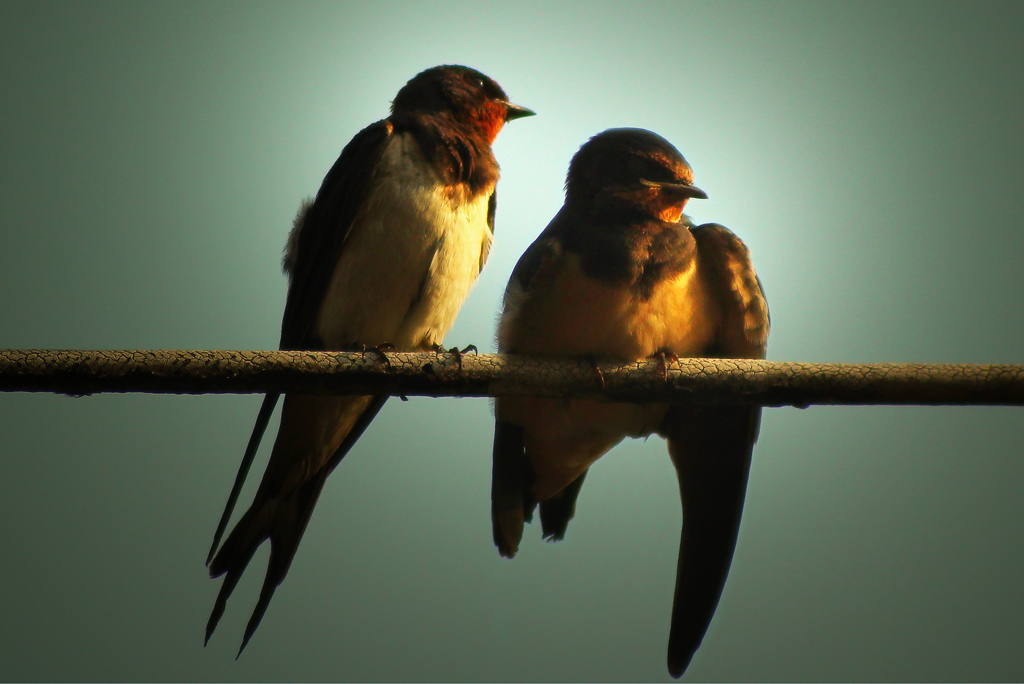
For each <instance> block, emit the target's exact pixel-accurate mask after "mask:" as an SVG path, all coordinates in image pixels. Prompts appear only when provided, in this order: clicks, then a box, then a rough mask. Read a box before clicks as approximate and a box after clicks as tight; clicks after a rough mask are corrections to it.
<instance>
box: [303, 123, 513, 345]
mask: <svg viewBox="0 0 1024 684" xmlns="http://www.w3.org/2000/svg"><path fill="white" fill-rule="evenodd" d="M493 191H494V188H493V186H491V187H490V188H488V189H487V191H486V192H483V193H478V194H476V195H475V196H467V194H466V193H463V192H453V189H452V188H451V187H450V186H448V185H446V184H445V183H444V181H443V180H442V178H441V176H440V174H439V173H437V172H436V171H435V170H434V168H433V167H432V165H431V164H430V163H428V161H427V160H426V159H425V158H424V157H423V154H422V152H421V151H420V149H419V146H418V144H417V143H416V141H415V140H414V139H413V138H412V136H411V135H409V134H397V135H395V136H393V137H392V138H391V139H390V141H389V142H388V146H387V148H386V149H385V150H384V152H383V154H382V157H381V160H380V162H379V164H378V166H377V170H376V172H375V176H374V179H373V181H372V182H371V185H370V189H369V191H368V193H367V197H366V200H365V201H364V203H363V206H362V208H361V209H360V211H359V212H358V214H357V215H356V219H355V221H354V223H353V225H352V228H351V230H350V232H349V234H348V237H347V238H346V242H345V245H344V246H343V248H342V253H341V257H340V259H339V260H338V263H337V265H336V266H335V269H334V274H333V276H332V279H331V282H330V285H329V286H328V289H327V292H326V294H325V297H324V300H323V304H322V306H321V309H320V313H319V316H318V319H317V332H318V334H319V335H320V337H321V339H323V340H324V342H325V344H326V345H327V347H328V348H345V347H350V346H353V345H354V344H365V345H379V344H384V343H391V344H393V345H395V346H396V347H397V348H399V349H410V350H411V349H417V348H425V347H427V346H429V345H430V344H435V343H436V344H439V343H440V342H441V340H442V339H443V337H444V335H445V333H447V331H448V329H449V328H450V327H451V325H452V323H453V322H454V321H455V316H456V314H457V313H458V310H459V308H460V307H461V305H462V302H463V300H464V299H465V297H466V295H467V294H468V293H469V290H470V288H471V287H472V285H473V283H474V282H475V280H476V278H477V276H478V275H479V272H480V268H481V266H482V263H483V258H484V256H485V255H486V252H487V250H488V248H489V246H490V242H491V231H490V228H489V226H488V224H487V205H488V200H489V198H490V195H491V193H493Z"/></svg>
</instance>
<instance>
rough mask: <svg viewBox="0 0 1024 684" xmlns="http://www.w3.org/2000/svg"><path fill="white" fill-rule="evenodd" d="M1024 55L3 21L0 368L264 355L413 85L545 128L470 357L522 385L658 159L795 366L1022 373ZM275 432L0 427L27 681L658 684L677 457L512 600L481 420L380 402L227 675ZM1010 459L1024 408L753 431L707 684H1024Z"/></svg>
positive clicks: (142, 399) (563, 15)
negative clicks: (593, 190) (530, 315)
mask: <svg viewBox="0 0 1024 684" xmlns="http://www.w3.org/2000/svg"><path fill="white" fill-rule="evenodd" d="M1022 35H1024V5H1021V4H1020V3H1016V4H1004V5H1000V4H986V3H978V2H970V3H950V2H946V3H939V2H922V3H911V2H902V3H898V4H894V3H865V2H851V3H846V4H840V3H819V2H811V3H786V4H781V3H774V2H770V3H768V2H766V3H739V2H732V3H699V4H698V3H684V2H678V3H668V2H666V3H657V4H654V3H648V4H641V3H622V4H604V3H596V2H583V3H573V4H550V3H529V2H515V3H509V4H505V5H489V4H481V3H471V4H469V3H467V4H452V3H445V4H441V3H433V4H430V3H415V4H401V3H388V4H381V5H371V4H369V3H365V2H359V3H334V4H325V3H313V4H302V3H294V2H289V3H281V4H267V3H247V4H241V3H238V4H211V3H206V2H202V3H193V4H188V3H183V2H179V3H163V4H155V3H123V4H120V3H88V4H86V3H68V4H60V3H38V2H31V3H20V2H19V3H12V2H9V1H6V0H4V1H2V2H0V92H2V103H3V104H2V106H0V236H2V245H3V248H2V249H0V321H3V324H2V325H0V346H2V347H68V348H135V347H145V348H204V349H230V348H234V349H267V348H273V347H274V346H275V345H276V342H277V338H278V326H279V324H280V317H281V312H282V309H283V303H284V296H285V287H286V282H285V278H284V276H283V275H282V274H281V272H280V255H281V248H282V246H283V244H284V241H285V237H286V235H287V231H288V228H289V226H290V222H291V219H292V216H293V215H294V212H295V210H296V208H297V206H298V203H299V201H300V200H301V199H302V198H303V197H304V196H307V195H309V194H312V193H314V192H315V191H316V189H317V187H318V186H319V183H320V181H321V179H322V178H323V175H324V174H325V173H326V171H327V170H328V168H329V167H330V165H331V164H332V163H333V161H334V159H335V158H336V156H337V154H338V152H339V151H340V149H341V148H342V147H343V146H344V144H345V143H346V142H347V141H348V140H349V139H350V138H351V136H352V135H354V134H355V133H356V132H357V131H358V130H360V129H361V128H362V127H363V126H365V125H367V124H368V123H370V122H372V121H374V120H377V119H379V118H381V117H383V116H385V115H386V113H387V109H388V106H389V103H390V100H391V98H392V97H393V96H394V94H395V93H396V92H397V90H398V88H399V87H401V85H402V84H403V83H404V82H405V81H406V80H408V79H409V78H410V77H412V76H413V75H414V74H416V73H417V72H419V71H421V70H422V69H424V68H426V67H429V66H433V65H436V64H441V63H463V64H468V65H470V66H473V67H476V68H478V69H480V70H482V71H484V72H486V73H487V74H488V75H490V76H492V77H493V78H494V79H496V80H497V81H498V82H499V83H501V85H502V86H503V87H504V88H505V90H506V91H507V92H508V93H509V95H510V96H511V98H512V99H513V101H515V102H517V103H519V104H522V105H525V106H528V107H530V108H532V109H534V110H535V111H536V112H537V113H538V116H537V117H534V118H531V119H526V120H523V121H517V122H515V123H514V124H512V125H510V126H509V127H508V128H506V129H505V131H504V132H503V133H502V134H501V136H500V138H499V140H498V142H497V144H496V146H495V151H496V154H497V157H498V160H499V162H500V163H501V165H502V181H501V183H500V185H499V202H498V218H497V231H496V243H495V246H494V249H493V251H492V256H491V260H490V262H489V263H488V266H487V268H486V269H485V271H484V274H483V276H482V277H481V281H480V283H479V285H478V287H477V288H476V290H475V291H474V292H473V294H472V295H471V296H470V299H469V301H468V302H467V304H466V306H465V308H464V309H463V313H462V316H461V317H460V319H459V320H458V322H457V323H456V326H455V328H454V329H453V330H452V332H451V333H450V334H449V337H448V340H447V341H448V342H449V343H451V344H459V345H465V344H469V343H474V344H475V345H476V346H478V347H479V348H480V349H481V351H487V350H493V348H494V345H493V331H492V328H493V324H494V319H495V316H496V313H497V310H498V303H499V300H500V294H501V290H502V288H503V286H504V283H505V281H506V280H507V278H508V276H509V273H510V271H511V269H512V266H513V265H514V263H515V261H516V259H518V257H519V255H520V254H521V253H522V251H523V249H525V247H526V246H527V245H528V244H529V243H530V242H531V241H532V240H533V238H534V237H535V236H536V234H537V233H538V232H539V231H540V230H541V229H542V228H543V227H544V225H546V223H547V221H548V220H549V219H550V218H551V216H552V215H553V214H554V213H555V211H557V209H558V207H559V206H560V204H561V198H562V194H561V193H562V184H563V180H564V175H565V170H566V167H567V164H568V161H569V158H570V157H571V155H572V154H573V152H574V151H575V150H576V149H577V148H578V147H579V145H580V144H582V143H583V142H584V141H585V140H586V139H587V137H589V136H591V135H593V134H594V133H596V132H598V131H600V130H603V129H605V128H608V127H612V126H640V127H645V128H650V129H652V130H654V131H657V132H658V133H660V134H661V135H663V136H665V137H666V138H668V139H669V140H670V141H672V142H673V143H675V144H676V146H677V147H679V149H680V150H681V151H682V152H683V154H685V155H686V157H687V158H688V160H689V161H690V162H691V164H692V165H693V167H694V171H695V177H696V182H697V183H698V184H699V185H700V186H701V187H702V188H704V189H705V190H707V192H708V194H709V195H710V198H711V199H709V200H707V201H703V202H693V203H691V207H690V208H691V210H692V215H693V217H694V218H695V219H696V220H697V221H699V222H703V221H717V222H720V223H723V224H725V225H727V226H729V227H730V228H731V229H733V230H734V231H735V232H736V233H738V234H739V235H740V236H741V237H742V238H743V239H744V240H745V241H746V242H747V244H748V245H749V246H750V248H751V250H752V253H753V258H754V263H755V265H756V266H757V269H758V272H759V274H760V275H761V278H762V280H763V281H764V284H765V289H766V291H767V294H768V299H769V304H770V305H771V309H772V318H773V324H774V329H773V333H772V337H771V340H770V343H769V358H771V359H776V360H791V361H928V362H978V363H984V362H1012V363H1022V362H1024V315H1022V312H1021V305H1020V298H1021V293H1024V268H1022V266H1021V255H1022V254H1024V231H1022V229H1021V228H1022V226H1021V216H1022V214H1024V192H1022V191H1021V188H1020V185H1021V182H1022V180H1024V173H1022V171H1021V159H1022V158H1024V126H1022V121H1024V73H1022V72H1024V41H1022V40H1021V36H1022ZM258 405H259V399H258V398H257V397H251V396H248V397H231V396H201V397H173V396H146V395H126V396H95V397H89V398H81V399H70V398H66V397H60V396H56V397H55V396H47V395H27V394H8V395H0V519H2V520H3V521H4V524H3V526H2V528H0V547H2V549H3V551H2V553H0V586H2V587H3V588H4V589H3V591H2V592H0V679H4V680H40V679H45V680H125V679H128V680H184V681H189V680H371V681H373V680H424V681H432V680H503V681H514V680H527V681H538V680H600V681H609V680H624V681H637V680H655V681H657V680H664V679H667V677H668V675H667V672H666V670H665V662H664V661H665V658H664V653H665V647H666V642H667V638H668V616H669V610H670V605H671V593H672V581H673V576H674V572H675V554H676V545H677V543H678V526H679V517H680V514H679V504H678V495H677V491H676V484H675V480H674V474H673V472H672V468H671V465H670V463H669V460H668V458H667V456H666V454H665V448H664V444H663V443H662V442H661V441H660V440H659V439H657V438H654V439H651V440H648V441H647V442H645V443H642V442H634V443H630V444H624V445H622V446H620V447H619V448H618V449H616V450H615V451H613V452H612V453H611V454H609V455H608V456H607V457H605V458H604V459H603V460H602V461H601V462H600V463H599V464H598V465H597V466H595V468H594V469H593V471H592V474H591V476H590V477H589V478H588V481H587V486H586V488H584V491H583V494H582V496H581V499H580V504H579V508H578V512H577V517H576V519H575V520H574V521H573V523H572V525H571V526H570V529H569V533H568V535H567V538H566V540H565V541H564V542H562V543H560V544H546V543H542V542H541V541H540V531H539V529H537V528H536V526H534V527H532V528H528V529H527V534H526V537H527V539H526V541H525V543H524V546H523V549H522V551H521V553H520V555H519V556H518V557H517V558H516V559H515V560H514V561H507V560H504V559H501V558H499V556H498V554H497V552H496V550H495V549H494V547H493V546H492V543H491V538H490V537H491V528H490V520H489V487H490V438H491V418H490V414H489V407H488V404H487V402H486V401H484V400H477V399H462V400H453V399H439V400H429V399H418V400H413V401H410V402H409V403H400V402H398V401H394V402H391V403H390V404H389V405H388V406H387V407H386V408H385V410H384V411H383V413H382V414H381V416H380V417H379V418H378V419H377V421H375V422H374V424H373V425H372V426H371V428H370V429H369V431H368V432H367V434H366V435H365V436H364V438H363V439H362V440H361V441H360V442H359V445H358V446H357V448H356V449H355V450H354V451H353V452H352V454H351V455H350V456H349V458H348V459H347V460H346V461H345V462H344V464H343V465H342V467H340V468H339V470H338V471H337V472H336V473H335V474H334V476H333V477H332V478H331V480H330V482H329V484H328V485H327V488H326V491H325V493H324V496H323V498H322V500H321V502H320V504H319V506H318V507H317V511H316V513H315V515H314V517H313V520H312V522H311V523H310V526H309V529H308V531H307V533H306V536H305V539H304V540H303V543H302V546H301V548H300V550H299V553H298V555H297V557H296V560H295V563H294V564H293V566H292V569H291V572H290V574H289V576H288V579H287V580H286V582H285V584H284V585H283V586H282V587H281V588H280V589H279V590H278V592H277V595H276V596H275V599H274V601H273V603H272V604H271V607H270V610H269V611H268V613H267V616H266V618H265V619H264V621H263V624H262V626H261V627H260V630H259V631H258V632H257V634H256V636H255V637H254V639H253V640H252V642H251V643H250V645H249V647H248V649H247V650H246V652H245V654H244V655H243V656H242V658H241V659H240V660H238V661H237V662H236V661H235V660H234V654H235V651H236V649H237V646H238V643H239V641H240V639H241V635H242V631H243V627H244V623H245V621H246V620H247V619H248V615H249V612H250V610H251V608H252V605H253V603H254V602H255V598H256V594H257V591H258V589H257V587H258V583H259V582H260V581H261V580H262V574H263V564H264V563H265V557H266V549H263V550H261V553H260V554H259V555H258V556H257V558H256V559H255V560H254V561H253V565H252V566H251V568H250V571H249V572H248V574H247V576H246V579H245V581H243V582H242V584H241V585H240V586H239V588H238V590H237V591H236V593H235V595H234V597H233V598H232V601H231V602H230V603H229V605H228V612H227V614H226V616H225V618H224V620H223V621H222V623H221V625H220V627H219V629H218V631H217V633H216V634H215V636H214V638H213V640H212V641H211V643H210V646H209V647H208V648H206V649H203V647H202V638H203V628H204V625H205V622H206V617H207V615H208V612H209V609H210V607H211V606H212V603H213V598H214V596H215V594H216V591H217V588H218V586H219V582H213V581H210V580H208V579H206V576H205V568H204V566H203V561H204V559H205V556H206V550H207V548H208V545H209V542H210V539H211V537H212V534H213V529H214V526H215V524H216V522H217V518H218V516H219V514H220V511H221V508H222V506H223V503H224V500H225V498H226V496H227V493H228V490H229V488H230V485H231V481H232V478H233V476H234V471H235V468H236V466H237V463H238V460H239V458H240V456H241V452H242V449H243V447H244V445H245V442H246V440H247V438H248V434H249V430H250V427H251V424H252V421H253V419H254V417H255V414H256V410H257V407H258ZM1022 436H1024V409H1019V408H1018V409H1008V408H1001V409H995V408H884V407H878V408H821V407H817V408H812V409H809V410H806V411H798V410H795V409H770V410H768V411H766V414H765V418H764V424H763V427H762V430H761V439H760V443H759V444H758V447H757V448H756V450H755V457H754V467H753V472H752V477H751V482H750V487H749V492H748V498H747V504H746V508H745V513H744V523H743V528H742V530H741V534H740V540H739V546H738V549H737V553H736V558H735V561H734V564H733V570H732V573H731V576H730V579H729V583H728V584H727V586H726V589H725V593H724V595H723V598H722V603H721V605H720V607H719V610H718V613H717V615H716V617H715V620H714V622H713V623H712V625H711V629H710V631H709V632H708V636H707V637H706V639H705V641H704V645H703V647H702V648H701V650H700V651H699V652H698V654H697V656H696V658H695V659H694V661H693V664H692V665H691V667H690V669H689V671H688V672H687V674H686V679H688V680H762V681H773V680H842V681H846V680H911V681H913V680H1000V679H1002V680H1018V681H1019V680H1021V679H1022V678H1024V649H1022V648H1021V644H1022V643H1024V617H1022V616H1024V583H1021V582H1020V577H1021V575H1022V573H1024V550H1022V542H1021V533H1020V532H1021V530H1022V529H1024V497H1021V496H1020V491H1021V489H1022V487H1024V458H1022V453H1021V452H1022V449H1021V438H1022ZM268 442H269V440H268ZM261 468H262V466H261V465H259V464H258V465H257V469H260V470H261ZM255 471H256V469H254V472H255ZM256 481H257V478H253V482H252V483H251V484H252V485H253V486H254V485H255V483H256ZM248 491H249V496H251V489H250V490H248Z"/></svg>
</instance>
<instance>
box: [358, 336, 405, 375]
mask: <svg viewBox="0 0 1024 684" xmlns="http://www.w3.org/2000/svg"><path fill="white" fill-rule="evenodd" d="M395 351H398V348H397V347H395V345H393V344H391V343H390V342H384V343H383V344H378V345H377V346H375V347H367V346H366V345H365V344H364V345H363V349H362V354H363V358H366V352H372V353H373V354H375V355H376V356H377V359H378V360H379V361H380V362H381V363H383V364H384V365H385V366H386V367H387V369H388V370H391V359H389V358H388V355H387V354H385V353H384V352H395Z"/></svg>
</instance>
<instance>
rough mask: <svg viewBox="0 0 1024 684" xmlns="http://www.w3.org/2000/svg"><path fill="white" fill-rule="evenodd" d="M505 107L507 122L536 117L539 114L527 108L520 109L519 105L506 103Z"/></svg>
mask: <svg viewBox="0 0 1024 684" xmlns="http://www.w3.org/2000/svg"><path fill="white" fill-rule="evenodd" d="M503 104H504V105H505V121H512V120H513V119H522V118H523V117H524V116H535V115H536V114H537V112H535V111H533V110H532V109H527V108H526V107H520V106H519V105H516V104H512V103H511V102H504V103H503Z"/></svg>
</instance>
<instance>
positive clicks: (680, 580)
mask: <svg viewBox="0 0 1024 684" xmlns="http://www.w3.org/2000/svg"><path fill="white" fill-rule="evenodd" d="M690 199H707V194H706V193H705V192H704V191H703V190H701V189H700V188H698V187H697V186H695V185H694V184H693V171H692V169H691V167H690V165H689V164H688V163H687V161H686V159H685V158H684V157H683V156H682V154H680V153H679V151H678V150H677V149H676V148H675V147H674V146H673V145H672V144H671V143H669V142H668V141H667V140H665V139H664V138H663V137H661V136H659V135H657V134H656V133H653V132H651V131H648V130H644V129H638V128H613V129H609V130H606V131H604V132H602V133H598V134H597V135H595V136H593V137H592V138H590V139H589V140H588V141H587V142H586V143H585V144H584V145H583V146H582V147H581V148H580V149H579V151H578V152H577V153H576V154H575V155H574V156H573V158H572V161H571V162H570V165H569V172H568V175H567V179H566V184H565V202H564V204H563V206H562V208H561V209H560V210H559V211H558V213H557V214H556V215H555V217H554V218H553V219H552V220H551V222H550V223H549V224H548V226H547V227H546V228H545V229H544V231H543V232H542V233H541V234H540V236H539V237H537V239H536V240H535V241H534V242H533V243H532V244H531V245H530V247H529V248H527V250H526V251H525V252H524V253H523V255H522V257H521V258H520V259H519V261H518V263H517V264H516V266H515V268H514V269H513V272H512V276H511V278H510V280H509V283H508V286H507V287H506V290H505V294H504V298H503V303H502V313H501V317H500V320H499V322H498V329H497V340H498V348H499V351H501V352H503V353H509V354H530V355H540V356H549V357H577V358H580V359H584V358H585V359H588V360H589V362H590V363H595V359H597V358H603V359H607V360H612V361H617V362H622V363H626V362H632V361H636V360H639V359H646V358H650V357H655V358H658V359H659V362H660V363H669V362H670V361H671V359H672V357H676V358H678V357H719V358H754V359H761V358H764V356H765V351H766V345H767V340H768V333H769V328H770V321H769V314H768V305H767V302H766V300H765V297H764V292H763V289H762V287H761V282H760V280H759V278H758V276H757V274H756V273H755V271H754V267H753V265H752V263H751V261H750V254H749V251H748V249H747V247H746V246H745V245H744V244H743V242H742V241H741V240H740V239H739V238H738V237H737V236H736V235H735V234H734V233H732V232H731V231H729V230H728V229H727V228H725V227H723V226H721V225H718V224H713V223H709V224H703V225H694V224H693V223H692V222H691V221H690V219H689V218H688V217H687V216H686V215H685V214H684V213H683V210H684V208H685V206H686V203H687V202H688V201H689V200H690ZM594 368H595V370H597V369H598V366H597V365H594ZM663 368H664V366H663ZM494 413H495V430H494V447H493V452H492V453H493V464H492V465H493V471H492V486H491V518H492V529H493V535H494V543H495V544H496V546H497V547H498V551H499V552H500V554H501V555H502V556H505V557H507V558H512V557H514V556H515V555H516V552H517V550H518V548H519V543H520V541H521V539H522V535H523V524H524V522H530V521H532V518H533V514H534V511H535V510H536V509H538V508H539V512H540V524H541V528H542V534H543V536H544V537H545V538H547V539H549V540H551V541H557V540H560V539H562V538H563V537H564V536H565V533H566V529H567V526H568V524H569V521H570V520H571V519H572V518H573V516H574V514H575V510H576V502H577V498H578V497H579V494H580V489H581V487H582V485H583V481H584V478H585V477H586V474H587V472H588V469H589V468H590V466H591V465H592V464H593V463H594V462H595V461H596V460H597V459H598V458H600V457H601V456H602V455H604V454H605V453H606V452H608V451H609V450H610V449H611V448H612V447H614V446H615V445H616V444H618V443H619V442H620V441H622V439H623V438H625V437H647V436H649V435H651V434H658V435H660V436H662V437H664V438H665V439H666V441H667V443H668V452H669V455H670V457H671V460H672V462H673V464H674V465H675V468H676V472H677V475H678V480H679V488H680V496H681V499H682V508H683V525H682V532H681V537H680V548H679V557H678V564H677V568H676V580H675V596H674V600H673V606H672V618H671V628H670V632H669V644H668V670H669V673H670V674H671V675H672V676H673V677H676V678H678V677H679V676H681V675H682V673H683V672H684V671H685V669H686V667H687V666H688V665H689V663H690V660H691V659H692V658H693V655H694V653H695V652H696V650H697V648H698V647H699V646H700V643H701V640H702V639H703V637H704V634H705V632H706V631H707V628H708V625H709V623H710V622H711V618H712V616H713V614H714V611H715V608H716V607H717V605H718V600H719V597H720V596H721V593H722V589H723V587H724V585H725V580H726V576H727V574H728V571H729V566H730V564H731V562H732V555H733V550H734V548H735V545H736V537H737V534H738V531H739V523H740V515H741V512H742V508H743V499H744V494H745V491H746V484H747V478H748V473H749V469H750V461H751V455H752V450H753V446H754V442H755V440H756V439H757V435H758V430H759V424H760V416H761V408H760V407H759V406H747V405H697V406H694V405H683V404H666V403H656V402H651V403H646V404H639V403H638V404H632V403H612V402H601V401H595V400H584V399H559V398H537V397H513V396H504V397H498V398H497V399H496V401H495V406H494Z"/></svg>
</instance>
